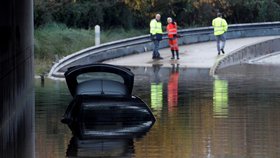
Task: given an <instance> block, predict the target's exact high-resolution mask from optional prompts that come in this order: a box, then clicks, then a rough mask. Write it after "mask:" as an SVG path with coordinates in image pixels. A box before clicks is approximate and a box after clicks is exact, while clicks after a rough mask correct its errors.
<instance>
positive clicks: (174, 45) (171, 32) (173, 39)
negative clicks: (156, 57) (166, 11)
mask: <svg viewBox="0 0 280 158" xmlns="http://www.w3.org/2000/svg"><path fill="white" fill-rule="evenodd" d="M167 23H168V25H167V27H166V30H167V35H168V43H169V46H170V49H171V53H172V57H171V59H172V60H173V59H175V52H176V57H177V59H180V58H179V47H178V34H177V23H176V22H174V21H173V20H172V18H170V17H168V18H167Z"/></svg>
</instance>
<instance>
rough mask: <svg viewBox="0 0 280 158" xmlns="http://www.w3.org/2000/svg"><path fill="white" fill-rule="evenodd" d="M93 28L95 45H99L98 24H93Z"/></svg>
mask: <svg viewBox="0 0 280 158" xmlns="http://www.w3.org/2000/svg"><path fill="white" fill-rule="evenodd" d="M94 30H95V45H96V46H98V45H100V26H99V25H95V27H94Z"/></svg>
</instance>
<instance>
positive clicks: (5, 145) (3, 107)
mask: <svg viewBox="0 0 280 158" xmlns="http://www.w3.org/2000/svg"><path fill="white" fill-rule="evenodd" d="M33 78H34V73H33V1H32V0H1V2H0V157H1V158H6V157H9V158H13V157H22V158H25V157H34V155H35V144H34V143H35V133H34V130H33V129H34V127H33V126H34V90H33Z"/></svg>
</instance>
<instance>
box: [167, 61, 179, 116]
mask: <svg viewBox="0 0 280 158" xmlns="http://www.w3.org/2000/svg"><path fill="white" fill-rule="evenodd" d="M178 82H179V64H176V66H175V64H172V69H171V73H170V75H169V81H168V110H169V111H172V109H173V108H174V107H176V106H178Z"/></svg>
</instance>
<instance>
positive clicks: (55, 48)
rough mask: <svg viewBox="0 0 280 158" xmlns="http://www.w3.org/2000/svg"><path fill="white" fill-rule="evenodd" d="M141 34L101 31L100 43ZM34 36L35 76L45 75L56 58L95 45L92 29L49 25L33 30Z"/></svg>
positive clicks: (142, 31) (141, 32)
mask: <svg viewBox="0 0 280 158" xmlns="http://www.w3.org/2000/svg"><path fill="white" fill-rule="evenodd" d="M101 29H102V28H101ZM143 34H147V31H145V30H125V29H122V28H115V29H110V30H105V31H103V30H101V43H106V42H110V41H115V40H119V39H124V38H129V37H134V36H139V35H143ZM34 36H35V41H34V42H35V48H34V52H35V73H36V74H37V75H38V74H42V73H47V72H48V71H49V70H50V68H51V66H52V63H53V62H54V61H55V59H56V56H57V57H58V58H61V57H63V56H67V55H69V54H72V53H74V52H76V51H79V50H81V49H84V48H87V47H90V46H93V45H94V44H95V41H94V29H93V30H84V29H73V28H67V27H66V26H65V25H61V24H49V25H46V26H44V27H42V28H38V29H36V30H35V32H34Z"/></svg>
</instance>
